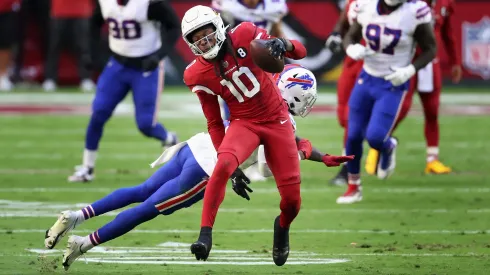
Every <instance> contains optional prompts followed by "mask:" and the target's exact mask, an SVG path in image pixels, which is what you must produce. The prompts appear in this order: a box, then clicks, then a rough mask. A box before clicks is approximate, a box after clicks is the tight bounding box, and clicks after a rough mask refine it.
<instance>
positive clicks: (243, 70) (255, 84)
mask: <svg viewBox="0 0 490 275" xmlns="http://www.w3.org/2000/svg"><path fill="white" fill-rule="evenodd" d="M242 75H245V76H246V77H247V78H248V79H249V80H250V82H251V83H252V88H251V89H249V88H248V87H247V86H246V85H245V83H243V81H241V80H240V76H242ZM220 83H221V85H223V86H226V87H227V88H228V90H230V92H231V94H232V95H233V96H235V97H236V99H237V100H238V102H240V103H241V102H243V101H245V100H244V99H243V96H245V97H248V98H251V97H253V96H254V95H256V94H257V93H258V92H259V91H260V83H259V81H258V80H257V78H256V77H255V75H254V74H253V73H252V71H250V69H249V68H247V67H240V68H239V69H238V70H236V71H234V72H233V74H232V75H231V81H228V80H226V79H223V80H221V81H220ZM233 83H235V85H236V87H238V89H239V90H240V91H241V92H242V93H240V92H239V91H238V90H237V89H236V88H235V85H233ZM242 94H243V96H242Z"/></svg>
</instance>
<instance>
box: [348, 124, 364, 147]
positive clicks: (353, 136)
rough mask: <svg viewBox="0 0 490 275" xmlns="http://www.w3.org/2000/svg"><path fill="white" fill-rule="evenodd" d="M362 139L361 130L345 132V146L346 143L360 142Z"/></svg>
mask: <svg viewBox="0 0 490 275" xmlns="http://www.w3.org/2000/svg"><path fill="white" fill-rule="evenodd" d="M349 130H350V128H349ZM362 141H363V136H362V132H361V131H354V132H353V131H348V132H347V140H346V146H348V144H356V143H362Z"/></svg>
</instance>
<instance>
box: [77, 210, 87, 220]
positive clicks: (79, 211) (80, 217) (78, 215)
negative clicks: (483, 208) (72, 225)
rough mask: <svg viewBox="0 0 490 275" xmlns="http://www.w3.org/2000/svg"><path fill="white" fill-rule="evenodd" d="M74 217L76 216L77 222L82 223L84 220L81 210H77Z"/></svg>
mask: <svg viewBox="0 0 490 275" xmlns="http://www.w3.org/2000/svg"><path fill="white" fill-rule="evenodd" d="M75 215H77V218H78V220H79V221H84V220H85V216H84V215H83V212H82V210H81V209H80V210H77V211H75Z"/></svg>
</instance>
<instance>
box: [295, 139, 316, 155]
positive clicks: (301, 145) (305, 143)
mask: <svg viewBox="0 0 490 275" xmlns="http://www.w3.org/2000/svg"><path fill="white" fill-rule="evenodd" d="M298 151H301V152H303V154H304V155H305V159H309V158H310V156H311V151H313V147H312V146H311V142H310V141H309V140H307V139H301V140H300V141H299V142H298Z"/></svg>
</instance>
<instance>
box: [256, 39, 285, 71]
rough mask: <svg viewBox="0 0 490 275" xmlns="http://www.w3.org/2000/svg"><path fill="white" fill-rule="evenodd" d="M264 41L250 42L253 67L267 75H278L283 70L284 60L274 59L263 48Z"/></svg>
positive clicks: (264, 47) (266, 49) (267, 50)
mask: <svg viewBox="0 0 490 275" xmlns="http://www.w3.org/2000/svg"><path fill="white" fill-rule="evenodd" d="M266 42H267V40H266V39H255V40H252V42H250V54H251V55H252V60H253V61H254V63H255V65H257V66H259V67H260V68H261V69H262V70H264V71H266V72H269V73H280V72H282V70H283V69H284V58H281V59H275V58H274V57H272V56H271V55H270V53H269V49H268V48H267V47H266V46H265V43H266Z"/></svg>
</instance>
